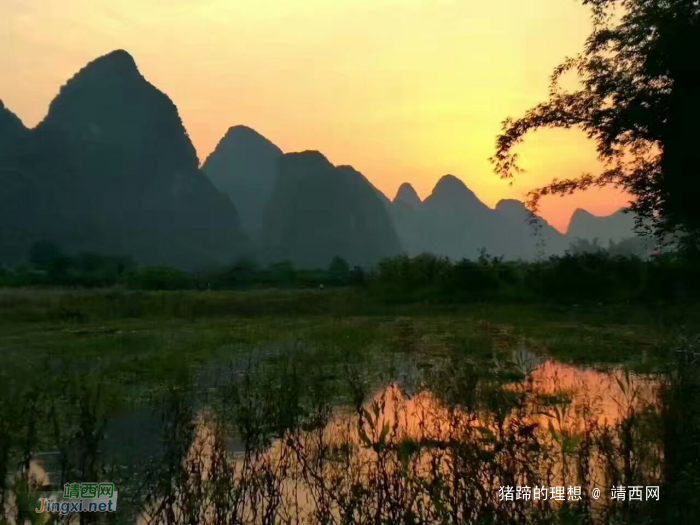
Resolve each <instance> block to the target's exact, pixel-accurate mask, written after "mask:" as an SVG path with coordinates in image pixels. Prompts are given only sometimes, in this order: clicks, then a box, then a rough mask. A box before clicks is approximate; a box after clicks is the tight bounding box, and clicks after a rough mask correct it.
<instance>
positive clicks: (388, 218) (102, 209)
mask: <svg viewBox="0 0 700 525" xmlns="http://www.w3.org/2000/svg"><path fill="white" fill-rule="evenodd" d="M198 166H199V160H198V159H197V155H196V152H195V149H194V147H193V145H192V143H191V141H190V139H189V137H188V135H187V132H186V130H185V128H184V127H183V125H182V122H181V120H180V116H179V114H178V111H177V108H176V107H175V105H174V104H173V103H172V101H171V100H170V99H169V98H168V97H167V96H166V95H165V94H164V93H162V92H161V91H159V90H158V89H157V88H155V87H154V86H153V85H151V84H150V83H148V81H147V80H146V79H145V78H144V77H143V76H142V75H141V73H140V72H139V70H138V68H137V67H136V64H135V62H134V60H133V58H132V57H131V56H130V55H129V54H128V53H126V52H125V51H114V52H112V53H110V54H108V55H105V56H103V57H100V58H98V59H96V60H94V61H92V62H90V63H89V64H87V65H86V66H85V67H84V68H83V69H81V70H80V71H79V72H78V73H77V74H76V75H75V76H73V78H71V79H70V80H69V81H68V82H67V83H66V84H65V85H64V86H63V87H62V88H61V90H60V92H59V94H58V95H57V96H56V98H55V99H54V100H53V101H52V102H51V105H50V107H49V111H48V114H47V115H46V117H45V118H44V120H43V121H42V122H41V123H40V124H39V125H38V126H36V127H35V128H34V129H31V130H30V129H27V128H26V127H25V126H24V125H23V124H22V122H21V121H20V119H19V118H17V116H16V115H14V114H13V113H12V112H11V111H10V110H9V109H7V108H6V107H5V106H4V105H3V104H2V102H0V185H1V187H2V188H3V190H2V192H0V263H5V264H16V263H18V262H21V261H22V260H23V259H24V257H25V256H26V253H27V251H28V249H29V247H30V246H31V245H32V244H33V243H34V242H36V241H38V240H50V241H53V242H55V243H57V244H58V245H59V246H60V247H61V248H63V249H64V250H65V251H66V252H68V253H75V252H78V251H93V252H100V253H104V254H115V255H117V254H118V255H127V256H131V257H133V258H134V259H136V260H137V261H139V262H142V263H146V264H171V265H175V266H180V267H185V268H203V267H207V266H215V265H222V264H228V263H231V262H234V261H235V260H236V259H237V258H240V257H243V256H246V257H253V258H257V259H260V260H262V261H265V262H272V261H279V260H283V259H288V260H291V261H293V262H295V263H297V264H300V265H304V266H314V267H319V266H325V265H327V264H328V262H329V261H330V260H331V259H332V258H333V257H334V256H340V257H343V258H345V259H346V260H348V262H350V263H351V264H358V265H369V264H372V263H374V262H376V261H377V260H378V259H380V258H382V257H386V256H391V255H396V254H399V253H402V252H404V253H407V254H409V255H416V254H419V253H421V252H426V251H427V252H433V253H435V254H439V255H444V256H448V257H450V258H452V259H460V258H463V257H467V258H471V259H474V258H476V257H478V255H479V254H480V253H481V251H482V250H483V251H485V252H486V253H488V254H490V255H496V256H503V257H505V258H507V259H533V258H536V257H541V256H547V255H554V254H562V253H564V251H565V250H566V249H567V247H568V245H569V243H570V242H571V240H572V239H573V238H575V237H581V238H584V239H589V240H592V239H594V238H597V239H599V240H600V241H601V242H602V243H605V241H606V240H608V239H613V240H619V239H622V238H625V237H630V236H631V235H632V224H633V218H632V217H631V216H630V215H626V214H621V213H616V214H613V215H611V216H610V217H602V218H598V217H594V216H592V215H591V214H589V213H588V212H585V211H583V210H577V212H576V213H575V214H574V216H573V217H572V220H571V225H570V227H569V232H568V233H567V235H562V234H561V233H559V232H558V231H557V230H555V229H554V228H552V227H551V226H550V225H549V224H548V223H547V222H546V221H545V220H544V219H542V218H539V217H531V216H530V214H529V212H528V211H527V210H526V209H525V207H524V206H523V204H522V203H521V202H519V201H515V200H503V201H501V202H499V203H498V204H497V206H496V208H495V209H491V208H489V207H487V206H486V205H485V204H483V203H482V202H481V201H480V200H479V199H478V198H477V197H476V195H474V193H473V192H472V191H470V190H469V189H468V188H467V187H466V186H465V185H464V183H463V182H462V181H461V180H460V179H458V178H457V177H454V176H452V175H446V176H444V177H442V178H441V179H440V180H439V181H438V183H437V184H436V186H435V188H434V189H433V191H432V193H431V195H430V196H429V197H428V198H426V199H425V201H421V199H420V198H419V197H418V195H417V193H416V192H415V190H414V189H413V188H412V187H411V185H410V184H408V183H404V184H402V185H401V187H400V188H399V191H398V192H397V194H396V197H395V198H394V199H393V201H390V200H389V199H388V198H387V197H386V196H385V195H383V194H382V193H381V192H380V191H379V190H377V189H376V188H375V187H374V186H373V185H372V184H371V183H370V182H369V181H368V180H367V179H366V178H365V177H364V176H363V175H362V174H361V173H360V172H358V171H357V170H355V169H353V168H352V167H351V166H334V165H333V164H331V163H330V162H329V161H328V159H326V158H325V157H324V156H323V155H322V154H321V153H319V152H315V151H305V152H302V153H287V154H284V153H283V152H282V150H281V149H280V148H278V147H277V146H276V145H274V144H273V143H272V142H271V141H269V140H268V139H266V138H265V137H263V136H262V135H260V134H259V133H257V132H256V131H254V130H252V129H250V128H248V127H245V126H234V127H231V128H230V129H229V130H228V131H227V132H226V134H225V135H224V137H222V139H221V140H220V142H219V144H218V145H217V147H216V148H215V150H214V151H213V152H212V153H211V155H209V157H208V158H207V159H206V161H205V162H204V164H203V166H202V169H201V170H200V169H199V167H198Z"/></svg>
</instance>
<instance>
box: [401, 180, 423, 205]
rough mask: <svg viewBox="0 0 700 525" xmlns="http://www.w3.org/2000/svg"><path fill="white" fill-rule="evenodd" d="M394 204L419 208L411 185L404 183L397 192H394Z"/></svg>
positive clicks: (418, 201)
mask: <svg viewBox="0 0 700 525" xmlns="http://www.w3.org/2000/svg"><path fill="white" fill-rule="evenodd" d="M394 202H403V203H406V204H408V205H410V206H419V205H420V203H421V200H420V197H419V196H418V193H416V190H415V188H414V187H413V186H412V185H411V183H409V182H404V183H403V184H401V186H399V190H398V191H397V192H396V197H394Z"/></svg>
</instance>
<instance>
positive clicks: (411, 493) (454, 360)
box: [30, 344, 664, 523]
mask: <svg viewBox="0 0 700 525" xmlns="http://www.w3.org/2000/svg"><path fill="white" fill-rule="evenodd" d="M315 355H317V354H316V351H315V350H312V351H310V350H309V349H308V348H304V349H299V348H297V346H296V345H287V346H279V345H278V346H270V347H261V348H258V349H256V351H255V352H247V353H243V354H241V355H240V356H238V357H237V358H235V359H232V360H230V361H226V362H222V361H216V362H211V363H207V364H205V365H204V366H202V367H200V368H199V369H198V370H197V372H196V373H195V374H194V375H193V376H192V377H191V378H190V381H189V383H188V384H187V386H183V385H182V384H181V385H178V386H176V387H172V388H168V389H164V390H163V391H162V392H160V393H159V394H158V395H155V396H153V397H151V398H149V399H148V400H147V402H145V403H141V405H140V406H139V407H138V408H135V409H134V410H130V411H125V412H121V413H120V414H118V415H114V416H110V417H108V418H106V419H105V427H104V433H103V440H102V442H100V443H95V444H94V445H95V446H94V447H92V448H91V449H90V450H91V452H90V453H91V454H93V455H94V457H93V458H91V459H92V460H93V461H94V462H95V463H97V464H99V465H100V468H101V469H102V474H101V476H103V477H104V476H105V475H107V474H106V473H107V472H109V473H110V474H109V475H110V476H111V478H110V479H114V480H115V482H116V483H119V484H121V487H122V490H121V491H120V505H121V506H122V507H121V508H120V512H119V516H118V521H120V522H122V521H123V522H131V523H133V522H134V521H135V522H137V523H287V522H304V523H347V522H354V523H369V522H371V523H378V522H385V523H409V522H410V523H441V522H453V523H454V522H467V523H482V522H491V521H496V522H509V521H513V522H522V521H528V520H530V521H532V520H536V521H561V520H562V519H569V518H571V519H575V521H577V522H587V521H594V522H597V521H611V520H612V521H613V522H615V521H616V520H617V519H618V518H619V519H623V518H624V519H625V520H626V519H628V518H629V516H630V515H632V516H634V515H636V514H640V515H642V514H643V513H644V512H645V510H644V509H645V508H646V507H645V505H648V502H638V503H639V505H636V506H634V505H633V506H630V502H626V503H625V502H621V501H619V500H612V499H611V497H610V495H611V488H612V487H614V486H619V485H625V486H627V485H641V486H646V485H656V486H658V485H660V480H661V476H662V471H663V459H664V458H663V447H662V442H661V440H660V436H659V434H658V432H657V431H656V430H655V429H656V428H657V426H658V425H657V423H658V419H659V417H660V416H659V411H660V403H659V395H660V390H661V389H662V387H663V384H662V381H661V380H660V379H659V378H658V377H657V376H655V375H653V374H640V373H631V372H629V370H628V368H627V367H623V366H619V365H608V366H606V367H602V366H595V365H588V366H581V365H574V364H566V363H562V362H559V361H556V360H554V359H553V358H551V357H549V356H547V355H546V354H542V353H536V352H533V351H530V350H529V349H527V348H526V347H525V346H523V345H522V344H518V345H514V347H513V348H505V349H500V350H499V351H498V352H492V353H489V354H488V357H487V358H485V359H484V358H482V359H474V358H473V356H469V355H466V356H455V355H453V354H450V353H449V352H433V353H431V354H425V353H421V352H386V353H383V354H378V355H377V356H375V358H373V359H370V360H364V361H358V360H356V359H352V358H347V359H340V360H336V361H335V362H332V363H325V364H324V365H323V366H314V356H315ZM97 419H99V418H97ZM97 419H96V420H95V422H96V424H97ZM93 430H95V431H96V429H93ZM96 432H97V431H96ZM88 448H89V447H88ZM81 450H83V453H84V452H85V447H84V444H83V448H82V449H81ZM64 452H65V451H64ZM70 455H71V453H70V452H69V453H68V454H61V453H60V451H48V452H42V453H38V454H35V455H34V456H33V458H32V463H31V473H30V476H33V477H34V479H35V480H36V483H37V485H42V486H43V488H44V489H50V490H56V487H60V484H61V482H62V481H65V480H66V474H65V472H66V468H65V466H66V459H65V458H66V457H68V456H70ZM79 455H80V454H79V453H78V454H77V455H76V456H75V459H76V461H77V462H80V459H81V458H78V457H77V456H79ZM62 458H63V459H62ZM82 459H84V458H82ZM558 486H562V487H564V490H565V491H568V490H569V488H570V487H579V490H580V494H581V497H580V498H579V499H573V498H572V499H569V498H568V497H567V496H565V497H564V499H563V501H562V500H559V499H553V498H548V499H546V500H543V499H538V500H537V501H535V500H533V499H528V500H525V499H522V498H518V499H516V498H515V497H514V498H513V501H504V496H503V494H502V489H501V488H502V487H512V488H513V491H514V492H515V490H516V487H529V488H530V489H534V488H535V487H538V488H540V489H542V488H547V490H548V491H549V490H551V489H552V488H553V487H558ZM596 488H597V489H599V490H600V493H601V494H602V497H601V498H600V499H594V498H592V497H591V494H592V492H593V490H594V489H596ZM122 494H124V495H125V496H126V495H127V494H128V496H129V497H128V498H127V497H123V496H122ZM122 502H123V503H122ZM635 503H636V502H635Z"/></svg>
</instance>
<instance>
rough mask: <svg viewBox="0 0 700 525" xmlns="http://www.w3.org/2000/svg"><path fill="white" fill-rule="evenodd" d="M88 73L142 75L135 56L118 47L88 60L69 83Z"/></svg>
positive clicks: (98, 74) (126, 75)
mask: <svg viewBox="0 0 700 525" xmlns="http://www.w3.org/2000/svg"><path fill="white" fill-rule="evenodd" d="M88 74H91V75H96V76H101V75H116V76H119V77H122V78H123V77H129V76H132V77H133V76H139V77H140V76H141V74H140V73H139V69H138V67H137V66H136V61H135V60H134V57H132V56H131V55H130V54H129V53H127V52H126V51H124V50H123V49H117V50H116V51H112V52H110V53H107V54H106V55H102V56H100V57H97V58H96V59H94V60H92V61H90V62H88V63H87V65H86V66H85V67H83V68H82V69H81V70H80V71H78V73H76V74H75V76H74V77H73V79H71V80H69V81H68V84H70V83H71V81H72V80H74V79H76V78H78V77H83V76H85V75H88Z"/></svg>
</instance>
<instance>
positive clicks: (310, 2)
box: [0, 0, 626, 229]
mask: <svg viewBox="0 0 700 525" xmlns="http://www.w3.org/2000/svg"><path fill="white" fill-rule="evenodd" d="M0 19H2V20H3V21H4V22H3V23H4V24H5V25H6V27H7V31H5V30H3V33H4V37H3V40H2V42H0V43H2V45H0V70H2V71H3V72H4V74H3V75H2V76H0V98H2V99H3V100H4V102H5V104H6V105H7V106H8V107H9V108H10V109H11V110H12V111H14V112H15V113H17V114H18V115H19V116H20V118H22V120H23V121H24V122H25V124H27V125H30V126H33V125H35V124H36V123H37V122H39V121H40V120H41V118H43V116H44V115H45V113H46V110H47V108H48V104H49V102H50V101H51V99H52V98H53V97H54V96H55V95H56V93H57V92H58V89H59V87H60V86H61V85H62V84H63V83H65V81H66V80H67V79H68V78H70V76H72V75H73V74H74V73H75V72H76V71H77V70H78V69H80V68H81V67H82V66H83V65H85V63H87V62H88V61H89V60H92V59H94V58H95V57H97V56H99V55H102V54H105V53H107V52H109V51H111V50H113V49H118V48H122V49H126V50H127V51H129V52H130V53H131V54H132V55H133V56H134V58H135V60H136V62H137V64H138V66H139V69H140V70H141V72H142V74H143V75H144V76H145V77H146V78H147V79H148V80H149V81H150V82H151V83H152V84H154V85H155V86H157V87H158V88H159V89H161V90H162V91H164V92H165V93H167V94H168V95H169V96H170V98H171V99H172V100H173V102H174V103H175V104H176V105H177V106H178V109H179V111H180V115H181V117H182V119H183V122H184V124H185V127H186V128H187V130H188V133H189V134H190V137H191V138H192V141H193V142H194V144H195V147H196V148H197V151H198V154H199V157H200V160H202V161H203V160H204V159H205V158H206V156H207V155H208V154H209V153H210V152H211V150H212V149H213V148H214V146H215V145H216V143H217V142H218V140H219V139H220V138H221V136H222V135H223V133H224V132H225V131H226V129H228V127H230V126H232V125H236V124H246V125H248V126H250V127H252V128H254V129H256V130H257V131H259V132H260V133H262V134H263V135H265V136H266V137H268V138H269V139H270V140H271V141H273V142H274V143H276V144H277V145H278V146H279V147H280V148H282V149H283V150H284V151H298V150H304V149H317V150H319V151H321V152H323V153H324V154H325V155H326V156H327V157H328V158H329V159H330V160H331V162H333V163H335V164H352V165H353V166H354V167H355V168H356V169H358V170H360V171H362V172H363V173H364V174H365V175H366V176H367V177H368V178H369V179H370V180H371V181H372V182H373V183H374V184H375V185H376V186H377V187H378V188H379V189H381V190H382V191H383V192H384V193H386V194H387V195H388V196H389V197H393V195H394V194H395V192H396V189H397V188H398V186H399V185H400V184H401V183H402V182H405V181H408V182H411V183H412V184H413V185H414V187H415V188H416V190H417V191H418V193H419V194H420V195H421V196H422V197H426V196H427V195H428V194H429V193H430V190H431V189H432V186H433V185H434V184H435V182H436V181H437V180H438V179H439V178H440V177H441V176H442V175H444V174H446V173H451V174H454V175H457V176H459V177H460V178H462V179H463V180H464V181H465V183H466V184H467V185H468V186H469V187H470V188H471V189H472V190H473V191H474V192H475V193H476V194H477V196H479V197H480V198H481V199H482V200H483V201H484V202H485V203H486V204H488V205H490V206H494V205H495V204H496V202H497V201H498V200H500V199H501V198H519V199H522V198H523V196H524V194H525V193H526V192H527V190H529V189H531V188H532V187H535V186H539V185H542V184H545V183H547V182H549V180H551V179H552V178H554V177H558V178H565V177H571V176H575V175H578V174H580V173H582V172H585V171H592V172H596V171H598V170H599V169H600V167H599V165H598V162H597V160H596V156H595V151H594V148H593V146H592V145H591V144H590V143H589V141H587V140H586V139H585V137H583V136H582V134H580V133H578V132H575V131H571V132H565V131H547V132H544V133H538V134H535V135H533V136H532V137H529V138H528V140H527V141H526V143H525V144H524V145H523V146H522V147H521V148H520V153H521V158H522V160H523V164H524V165H525V167H526V168H528V173H527V174H525V175H523V176H521V177H520V178H518V179H517V180H516V181H515V182H514V183H513V184H512V185H511V184H509V182H508V181H502V180H500V179H499V178H498V177H497V176H496V175H494V173H493V171H492V167H491V165H490V164H489V162H488V157H490V156H491V155H492V154H493V149H494V139H495V136H496V134H497V133H498V132H499V130H500V122H501V121H502V120H503V119H504V118H506V117H508V116H516V117H517V116H519V115H520V114H522V112H523V111H525V110H526V109H527V108H529V107H530V106H532V105H534V104H536V103H537V102H540V101H542V100H544V99H545V97H546V95H547V86H548V79H549V75H550V73H551V70H552V68H553V67H554V66H555V65H557V64H558V63H559V62H561V61H562V60H563V59H564V58H565V57H566V56H568V55H572V54H574V53H576V52H578V51H579V50H580V48H581V45H582V44H583V41H584V39H585V37H586V36H587V34H588V31H589V19H588V12H587V10H586V9H585V8H583V7H581V6H580V5H579V3H578V2H575V1H574V0H571V1H565V0H490V1H489V2H477V1H475V0H345V1H340V0H294V1H292V0H257V1H255V2H252V1H245V2H244V1H235V0H198V1H197V2H192V1H191V0H167V1H166V0H162V1H156V0H121V1H120V2H113V1H111V0H4V1H3V2H2V3H1V4H0ZM625 200H626V199H625V198H624V197H623V196H622V195H620V194H619V193H618V192H614V191H612V190H605V191H600V192H590V193H587V194H585V195H579V196H575V197H572V198H565V199H550V200H548V201H546V202H544V203H543V206H542V211H543V215H544V216H545V218H547V219H548V220H549V221H550V222H551V223H552V224H553V225H555V226H556V227H558V228H559V229H564V228H565V227H566V225H567V223H568V220H569V217H570V215H571V213H572V212H573V210H574V208H576V207H585V208H587V209H589V210H590V211H592V212H594V213H598V214H605V213H611V212H613V211H615V210H616V209H617V208H619V207H620V206H621V205H624V203H625Z"/></svg>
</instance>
